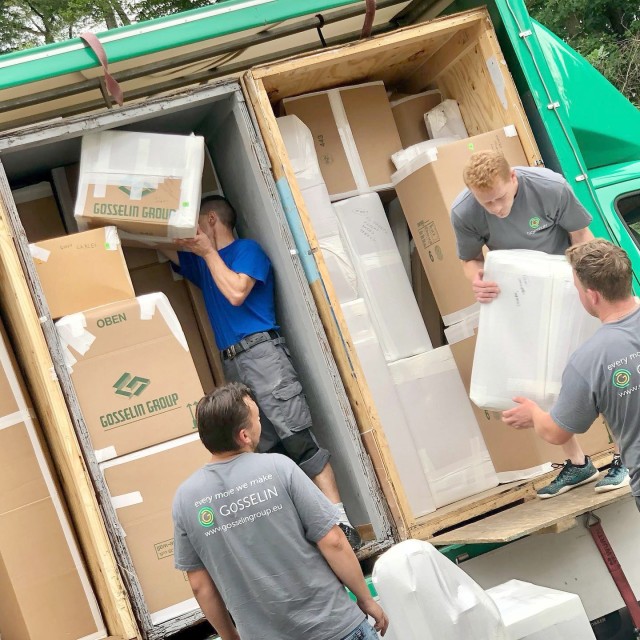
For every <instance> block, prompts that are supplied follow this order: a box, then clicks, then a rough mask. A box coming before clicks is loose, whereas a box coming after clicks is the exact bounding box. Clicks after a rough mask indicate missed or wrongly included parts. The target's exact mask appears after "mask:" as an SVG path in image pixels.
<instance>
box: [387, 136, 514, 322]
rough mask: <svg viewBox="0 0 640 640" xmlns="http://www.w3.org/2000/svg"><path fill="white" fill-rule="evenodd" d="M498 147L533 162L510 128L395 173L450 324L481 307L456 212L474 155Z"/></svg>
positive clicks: (452, 146)
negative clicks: (465, 263) (462, 255)
mask: <svg viewBox="0 0 640 640" xmlns="http://www.w3.org/2000/svg"><path fill="white" fill-rule="evenodd" d="M485 149H496V150H500V151H502V152H503V153H504V155H505V156H506V158H507V160H508V161H509V163H510V164H511V165H526V164H527V158H526V156H525V154H524V151H523V149H522V145H521V144H520V140H519V138H518V134H517V132H516V130H515V127H513V126H508V127H504V129H496V130H495V131H490V132H489V133H483V134H481V135H478V136H473V137H471V138H467V139H465V140H460V141H459V142H453V143H450V144H446V145H443V146H440V147H438V148H437V149H432V150H431V152H430V153H425V154H424V155H423V156H421V157H419V158H416V159H415V160H412V161H410V162H409V163H408V164H407V165H406V166H404V167H403V168H402V169H400V170H399V171H397V172H396V173H395V174H394V175H393V182H394V184H395V187H396V191H397V193H398V198H399V199H400V203H401V204H402V210H403V211H404V214H405V216H406V217H407V222H408V223H409V228H410V229H411V233H412V235H413V238H414V240H415V242H416V248H417V249H418V253H419V254H420V259H421V260H422V264H423V266H424V269H425V271H426V273H427V276H428V277H429V283H430V284H431V288H432V289H433V293H434V296H435V298H436V301H437V303H438V307H439V308H440V313H441V314H442V319H443V321H444V323H445V325H451V324H455V323H456V322H458V321H459V320H461V319H463V318H464V317H465V316H467V315H469V313H470V312H471V311H472V309H473V307H474V306H475V304H476V303H475V298H474V296H473V292H472V290H471V285H470V284H469V281H468V280H467V278H466V277H465V275H464V272H463V270H462V263H461V262H460V260H459V259H458V256H457V253H456V238H455V234H454V231H453V227H452V226H451V218H450V210H451V205H452V203H453V201H454V200H455V198H456V196H457V195H458V194H459V193H460V192H461V191H462V190H463V189H464V186H465V185H464V181H463V180H462V168H463V166H464V164H465V163H466V161H467V159H468V158H469V156H470V155H471V154H472V153H473V152H474V151H481V150H485Z"/></svg>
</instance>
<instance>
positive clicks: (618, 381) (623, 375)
mask: <svg viewBox="0 0 640 640" xmlns="http://www.w3.org/2000/svg"><path fill="white" fill-rule="evenodd" d="M611 382H613V385H614V386H615V387H618V389H626V388H627V387H628V386H629V384H631V372H630V371H628V370H627V369H616V370H615V371H614V372H613V376H612V378H611Z"/></svg>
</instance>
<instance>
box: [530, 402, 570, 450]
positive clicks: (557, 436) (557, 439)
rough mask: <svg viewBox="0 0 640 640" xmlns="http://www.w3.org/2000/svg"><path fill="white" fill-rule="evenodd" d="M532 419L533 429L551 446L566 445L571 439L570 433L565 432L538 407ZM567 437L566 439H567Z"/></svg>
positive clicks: (533, 412) (549, 415) (548, 414)
mask: <svg viewBox="0 0 640 640" xmlns="http://www.w3.org/2000/svg"><path fill="white" fill-rule="evenodd" d="M531 417H532V419H533V429H534V431H535V432H536V435H537V436H538V437H539V438H542V440H544V441H545V442H549V443H550V444H564V443H565V442H566V441H567V440H568V439H569V438H570V437H571V434H570V433H569V432H564V431H563V430H562V429H561V428H560V427H559V426H558V425H557V424H556V423H555V421H554V420H553V418H552V417H551V414H550V413H548V412H547V411H544V410H543V409H541V408H540V407H538V406H537V405H536V407H535V408H534V409H533V411H532V414H531ZM565 435H566V437H565Z"/></svg>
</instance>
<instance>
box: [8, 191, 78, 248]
mask: <svg viewBox="0 0 640 640" xmlns="http://www.w3.org/2000/svg"><path fill="white" fill-rule="evenodd" d="M11 195H12V196H13V201H14V202H15V203H16V208H17V209H18V215H19V216H20V222H22V226H23V227H24V232H25V234H26V235H27V240H28V241H29V242H39V241H40V240H48V239H49V238H57V237H58V236H62V235H64V234H65V233H66V231H65V228H64V224H63V223H62V217H61V216H60V211H59V210H58V205H57V203H56V199H55V197H54V195H53V189H52V188H51V183H49V182H39V183H38V184H34V185H32V186H30V187H24V188H22V189H16V190H15V191H12V192H11Z"/></svg>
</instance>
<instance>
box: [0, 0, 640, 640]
mask: <svg viewBox="0 0 640 640" xmlns="http://www.w3.org/2000/svg"><path fill="white" fill-rule="evenodd" d="M377 4H378V9H377V11H376V16H375V20H374V23H373V34H374V37H372V38H367V39H360V31H361V27H362V22H363V17H364V10H365V7H364V3H362V2H348V1H345V0H342V1H338V0H333V1H329V0H324V1H317V2H312V1H309V2H300V3H291V2H287V1H286V0H231V1H230V2H225V3H222V4H220V5H215V4H214V5H211V6H209V7H206V8H203V9H198V10H194V11H191V12H187V13H184V14H179V15H176V16H169V17H166V18H162V19H158V20H154V21H151V22H148V23H141V24H139V25H132V26H130V27H124V28H122V29H116V30H114V31H110V32H106V33H104V34H101V35H100V36H99V38H100V40H101V42H102V45H103V47H104V49H105V52H106V55H107V58H108V61H109V65H110V66H109V71H108V72H109V73H112V74H113V77H114V78H115V79H116V80H117V81H118V82H119V83H120V86H121V88H122V90H123V92H124V98H125V102H124V105H123V106H118V105H117V104H116V101H117V95H116V96H113V95H111V93H110V91H109V89H108V88H107V87H108V86H112V85H111V83H106V82H105V74H106V73H107V69H106V66H105V67H104V68H103V67H101V66H100V65H99V64H98V63H97V58H96V55H95V53H94V52H92V51H91V50H90V49H89V48H87V47H86V46H85V45H84V44H83V43H82V42H81V41H79V40H71V41H68V42H64V43H58V44H54V45H47V46H45V47H40V48H36V49H33V50H28V51H24V52H17V53H14V54H8V55H5V56H2V57H0V69H1V70H2V73H0V102H1V105H0V129H1V132H0V163H1V166H0V243H1V247H2V250H1V251H0V272H1V274H2V278H1V280H0V282H1V286H0V309H1V310H2V315H3V319H4V320H5V323H6V325H7V329H8V333H9V334H10V336H11V339H12V341H13V343H14V346H15V349H16V352H17V356H18V359H19V361H20V364H21V367H22V369H23V370H24V373H25V377H26V379H27V384H28V386H29V388H30V391H31V395H32V398H33V402H34V406H35V410H36V412H37V413H38V416H39V418H40V422H41V424H42V427H43V430H44V433H45V436H46V439H47V442H48V444H49V447H50V448H51V451H52V455H53V459H54V460H55V463H56V465H57V468H58V471H59V475H60V478H61V482H62V487H63V489H64V493H65V496H66V499H67V501H68V503H69V507H70V512H71V515H72V518H73V522H74V525H75V528H76V531H77V534H78V538H79V541H80V544H81V547H82V550H83V552H84V556H85V560H86V563H87V566H88V569H89V573H90V575H91V577H92V580H93V583H94V587H95V591H96V594H97V597H98V600H99V602H100V605H101V609H102V613H103V616H104V620H105V623H106V625H107V628H108V630H109V632H110V633H111V634H112V635H113V636H116V637H119V638H126V639H129V638H134V637H144V638H161V637H165V636H166V635H168V634H170V633H173V632H175V631H179V630H180V629H183V628H185V627H187V626H189V625H191V624H193V623H194V622H195V621H197V620H198V619H199V618H200V617H201V613H200V612H199V611H198V610H197V609H195V608H194V607H193V606H192V603H191V604H190V603H188V602H186V601H185V602H186V604H185V603H184V602H181V603H176V605H180V606H176V607H175V608H174V609H172V608H171V607H167V608H165V609H163V613H162V615H155V613H157V612H151V611H150V610H149V607H148V603H147V601H146V599H145V594H144V589H143V588H142V587H141V580H140V579H139V578H140V577H139V576H138V575H137V571H138V570H139V569H138V568H137V567H136V563H135V561H134V560H132V554H131V549H129V548H128V546H127V539H126V537H123V535H122V526H123V525H122V522H123V521H124V520H128V519H127V518H124V517H119V514H118V511H119V510H120V509H126V508H127V507H123V506H122V502H120V503H117V502H116V504H115V506H114V501H112V500H111V497H110V495H109V488H108V486H107V483H106V481H105V473H104V470H103V468H101V467H100V461H99V460H98V459H97V458H96V456H95V452H94V451H93V449H92V446H91V439H90V436H89V433H88V430H87V427H86V424H85V421H84V417H83V413H82V411H81V409H80V405H79V402H78V397H77V394H76V390H75V389H74V386H73V383H72V380H71V376H70V373H69V370H68V368H67V366H66V365H65V360H64V356H63V348H62V345H61V343H60V340H59V337H58V334H57V332H56V329H55V327H54V324H53V319H52V317H51V313H50V309H49V306H48V303H47V299H46V295H45V294H44V292H43V289H42V286H41V282H40V280H39V278H38V275H37V270H36V266H35V264H34V259H33V257H32V252H31V251H30V249H29V244H28V240H29V238H28V234H27V235H25V229H27V226H28V225H27V223H26V222H24V223H23V218H25V220H26V217H25V216H26V214H25V213H24V206H22V204H23V203H21V202H20V201H19V200H20V199H17V200H16V201H14V199H13V198H12V195H11V194H12V191H13V192H17V191H19V190H22V189H24V188H26V187H29V186H30V185H34V184H39V183H41V182H43V181H45V182H52V183H53V185H54V191H55V204H56V206H57V207H58V208H59V209H60V210H61V213H62V220H63V221H64V226H63V227H62V228H60V227H59V223H58V226H57V227H56V228H57V229H58V231H57V232H56V234H54V235H62V234H63V233H64V232H65V231H66V232H67V233H71V232H73V231H75V228H74V219H73V213H72V211H73V200H74V196H73V190H74V185H75V182H74V180H75V179H77V178H74V177H73V175H74V169H73V167H74V165H76V164H77V163H78V161H79V159H80V143H81V139H82V135H83V134H85V133H87V132H97V131H103V130H109V129H115V128H117V129H124V130H129V131H136V132H153V133H169V134H182V135H189V134H191V133H195V134H196V135H201V136H203V137H204V139H205V144H206V147H207V152H208V154H210V157H211V159H212V162H213V165H214V166H215V170H216V173H217V177H218V179H219V181H220V186H221V188H222V191H223V192H224V193H225V195H227V196H228V197H229V198H230V199H231V200H232V201H233V202H234V204H235V205H236V208H237V209H238V210H239V212H240V221H239V232H240V234H241V235H242V236H245V237H251V238H254V239H256V240H258V241H259V242H260V243H261V244H262V246H263V247H264V248H265V250H266V251H267V253H268V254H269V256H270V258H271V260H272V262H273V263H274V268H275V272H276V289H277V300H278V305H279V308H278V316H279V319H280V322H281V324H282V329H283V332H284V334H285V335H286V337H287V342H288V344H289V345H290V347H291V351H292V354H293V358H294V361H295V364H296V366H297V368H298V369H299V372H300V376H301V379H302V383H303V387H304V389H305V393H306V394H307V397H308V400H309V404H310V407H311V412H312V415H313V418H314V424H315V425H316V433H317V435H318V438H319V439H320V441H321V443H323V444H324V445H325V446H327V448H329V449H330V450H331V451H332V453H333V465H334V469H335V471H336V475H337V479H338V483H339V486H340V490H341V493H342V495H343V498H344V502H345V505H346V507H347V510H348V511H349V513H350V515H351V518H352V520H353V521H354V524H356V525H357V526H358V527H359V529H360V532H361V534H362V535H363V537H364V539H365V540H366V545H365V547H364V548H363V549H362V551H360V555H361V557H362V558H365V557H368V556H373V555H375V554H376V553H378V552H380V551H382V550H384V549H385V548H388V547H389V546H390V545H392V544H393V543H394V542H397V541H399V540H402V539H406V538H409V537H418V538H422V539H429V540H432V541H433V543H434V544H437V545H439V546H441V547H442V548H443V550H444V551H445V552H446V553H447V554H448V555H449V556H450V557H452V558H456V559H458V560H459V561H463V560H465V559H468V561H467V562H465V563H464V564H463V565H462V566H463V567H465V568H467V567H469V572H470V573H471V574H472V575H473V577H474V578H475V579H476V580H477V581H478V582H480V584H481V585H482V586H484V587H490V586H493V585H494V584H497V583H499V582H501V581H504V579H505V576H508V577H518V578H520V579H524V580H531V581H532V582H539V583H544V584H545V585H546V586H556V585H557V586H558V588H562V586H565V588H566V582H567V580H568V576H570V577H571V580H572V582H571V585H572V587H571V590H573V591H575V592H577V593H579V595H580V596H581V597H582V599H583V602H585V606H586V608H587V613H588V614H589V617H590V618H591V619H595V618H598V617H601V616H604V615H606V614H608V613H610V612H611V611H614V610H616V609H619V608H620V607H621V606H622V605H621V600H620V597H619V596H618V594H617V592H616V591H615V587H614V586H613V583H610V580H609V578H608V577H607V575H606V571H605V569H604V565H603V564H602V562H601V560H600V559H599V556H598V555H597V551H596V549H595V546H593V545H592V543H591V541H590V540H587V539H586V536H585V534H584V530H582V529H581V525H580V524H579V523H578V526H574V525H575V524H576V522H577V519H578V518H579V517H580V516H582V515H583V514H585V513H587V512H590V511H593V510H594V509H600V510H599V512H598V513H599V514H601V516H602V518H603V522H604V524H605V528H606V529H607V531H609V528H608V527H609V526H610V527H611V528H612V538H613V536H614V535H615V536H616V537H615V539H614V540H613V542H614V548H615V549H616V551H618V553H619V556H620V558H621V560H622V563H623V566H624V568H625V570H626V571H627V573H628V575H629V577H630V580H631V582H632V585H633V584H634V582H635V585H636V590H637V589H638V586H639V585H640V564H639V562H638V560H637V558H634V557H633V556H634V554H633V548H634V547H633V545H632V540H634V539H635V537H636V536H637V534H638V524H637V523H636V520H637V513H635V507H634V505H633V501H632V499H631V498H630V496H629V493H628V491H624V490H623V491H620V492H614V493H611V494H597V495H596V494H594V493H593V492H587V491H582V490H579V491H575V492H572V493H570V494H569V495H568V496H567V499H566V500H564V499H563V500H562V501H556V500H553V501H547V502H550V503H551V504H547V502H545V503H544V504H542V503H539V502H536V501H535V490H536V488H537V487H539V486H542V485H543V484H545V483H547V482H548V481H549V478H550V477H551V474H549V473H548V474H546V475H543V476H538V477H536V478H535V479H533V480H518V481H515V482H511V483H508V484H500V485H499V486H495V487H493V488H491V489H489V490H487V491H483V492H481V493H476V494H473V495H469V496H468V497H465V498H464V499H462V500H457V501H455V502H452V503H450V504H446V505H442V506H439V507H438V508H435V509H434V510H428V509H426V510H424V512H420V511H419V510H417V509H416V508H415V504H414V503H412V502H411V499H410V496H411V495H412V490H413V488H414V487H413V486H412V484H411V479H409V480H408V479H407V477H406V475H403V469H404V468H405V467H406V461H405V460H404V459H403V458H402V456H401V455H400V453H401V450H399V449H398V446H397V444H396V445H394V437H395V432H394V425H391V424H389V423H386V424H385V423H384V422H383V421H382V420H381V417H380V414H379V411H378V409H377V407H376V402H375V401H376V397H374V395H373V394H372V390H371V387H370V384H369V382H368V381H367V379H366V376H365V375H364V371H363V363H362V362H361V353H362V352H358V349H357V345H356V342H357V340H356V337H355V336H354V335H352V332H351V331H350V328H349V327H348V326H347V320H346V318H345V313H344V310H343V309H342V306H341V304H340V300H339V299H338V297H337V294H336V288H335V286H334V285H335V283H334V282H333V279H332V277H331V275H330V273H329V271H328V269H327V264H326V261H325V259H324V257H323V252H322V251H321V250H320V248H321V243H319V240H318V236H317V233H316V229H315V227H314V224H313V223H312V220H311V216H310V213H309V211H308V209H307V205H306V204H305V199H304V197H303V193H302V189H301V186H300V184H299V182H298V179H297V177H296V175H295V171H294V169H293V166H292V163H291V158H290V157H289V154H288V152H287V150H286V148H285V144H284V141H283V138H282V136H281V134H280V131H279V127H278V121H277V117H279V116H281V115H283V114H285V113H287V109H288V108H289V107H287V104H288V103H289V102H291V101H290V100H289V99H293V98H297V97H298V96H300V95H305V94H310V93H313V94H323V93H324V92H327V91H332V90H334V89H336V88H344V87H351V86H361V85H376V83H380V82H382V83H384V88H385V89H386V91H387V92H388V93H390V92H395V93H396V95H398V94H402V95H403V96H411V95H414V94H419V93H421V92H425V91H433V90H437V91H440V93H441V94H442V96H443V97H444V98H446V99H450V100H455V101H457V103H458V105H459V108H460V112H461V115H462V119H463V120H464V122H465V125H466V127H467V131H468V133H469V135H470V136H471V137H473V138H476V137H484V138H483V139H486V136H487V135H489V134H491V133H492V132H498V133H499V132H500V131H502V132H503V133H504V135H505V136H507V137H511V138H513V136H514V135H515V136H517V139H518V140H519V142H520V145H521V151H520V153H521V154H522V157H523V158H524V161H523V162H526V163H527V164H529V165H531V166H542V165H544V166H547V167H549V168H551V169H554V170H556V171H559V172H561V173H562V174H564V176H565V177H566V178H567V180H568V181H569V182H570V184H571V186H572V187H573V189H574V191H575V193H576V195H577V196H578V197H579V198H580V200H581V201H582V202H583V204H584V205H585V207H587V209H588V210H589V211H590V212H591V213H592V215H593V218H594V221H593V224H592V230H593V232H594V234H595V235H597V236H602V237H605V238H608V239H610V240H612V241H613V242H615V243H617V244H619V245H621V246H622V247H624V248H625V249H626V250H627V251H628V252H629V254H630V255H631V257H632V261H633V264H634V268H635V282H634V286H635V287H636V290H638V282H639V281H638V274H639V273H640V253H639V246H640V245H639V244H638V242H639V238H640V227H639V226H638V215H639V214H638V212H639V211H640V196H638V194H639V193H640V142H638V141H639V140H640V135H638V134H640V114H639V113H638V111H637V110H636V109H635V107H633V105H631V104H630V103H629V102H628V101H627V100H626V99H625V98H624V97H623V96H622V95H621V94H620V93H619V92H618V91H616V90H615V89H614V88H613V87H612V86H611V85H610V84H609V83H608V82H607V81H606V80H605V79H604V78H603V77H602V76H601V75H599V74H598V73H597V72H596V71H595V69H593V68H592V67H591V66H590V65H589V64H588V63H587V62H586V61H585V60H584V59H582V58H581V57H580V56H579V55H578V54H576V53H575V52H574V51H572V50H571V49H570V48H569V47H567V46H566V45H565V44H564V43H563V42H561V41H560V40H558V39H557V38H556V37H555V36H553V34H551V33H550V32H548V31H547V30H546V29H545V28H544V27H542V26H541V25H539V24H537V23H536V22H535V21H533V20H532V19H531V18H530V16H529V15H528V14H527V11H526V7H525V4H524V1H523V0H494V1H492V2H488V3H481V2H471V1H462V0H460V1H457V2H448V1H447V0H438V1H432V0H414V1H413V2H407V1H398V0H383V1H381V2H378V3H377ZM484 5H486V6H484ZM214 79H217V80H218V81H217V82H210V81H211V80H214ZM114 93H117V92H114ZM593 96H597V100H594V99H592V98H593ZM392 98H393V96H392ZM343 103H344V101H343ZM344 104H346V103H344ZM375 133H376V132H375V131H372V132H371V136H373V135H374V134H375ZM499 135H502V134H499ZM374 147H375V145H374ZM387 186H388V187H389V188H388V189H387V190H386V191H382V192H381V195H382V199H383V200H384V201H385V205H388V202H389V200H390V199H391V196H392V195H393V190H392V189H391V188H390V185H387ZM47 193H49V191H47ZM49 205H50V203H49ZM49 205H48V207H49ZM21 209H22V211H21ZM47 210H49V209H47ZM21 214H22V216H23V218H21ZM405 215H407V212H406V211H405ZM36 219H37V217H36ZM29 224H30V225H33V220H32V219H31V218H30V223H29ZM37 227H38V225H37V223H36V228H37ZM60 229H61V231H60ZM443 229H444V227H443ZM413 235H414V240H415V239H416V233H414V234H413ZM416 242H417V241H416ZM424 255H427V256H428V255H429V252H428V251H426V252H425V254H424ZM423 264H424V257H423ZM418 266H419V265H418ZM133 279H134V281H135V277H134V278H133ZM67 286H69V287H73V274H69V277H68V284H67ZM145 293H146V290H145ZM196 315H197V314H196ZM200 319H201V318H200ZM439 321H440V319H439V318H438V322H439ZM432 341H433V337H432ZM205 342H207V341H205ZM210 342H211V341H210V340H209V341H208V344H209V345H210ZM434 345H435V341H434ZM211 351H212V348H211V345H210V348H209V353H208V354H207V357H209V358H213V357H214V355H215V354H213V355H212V353H211ZM359 353H360V355H359ZM454 355H455V354H454ZM214 359H215V358H214ZM212 368H213V369H215V367H214V366H213V365H212ZM458 368H459V369H460V374H461V375H462V379H464V374H463V372H462V367H461V366H460V364H459V363H458ZM218 375H219V374H218ZM457 375H458V374H456V376H457ZM214 378H215V373H214ZM463 381H464V380H463ZM215 382H216V383H219V382H220V380H219V378H218V379H215ZM481 418H482V416H480V417H479V418H478V419H479V420H481ZM494 418H495V417H494ZM487 420H489V417H487ZM440 428H441V429H442V430H446V429H447V424H446V421H445V422H444V423H443V424H442V425H441V426H440ZM485 439H486V438H485ZM396 442H397V440H396ZM593 446H594V447H595V448H594V451H593V453H594V455H593V457H594V461H595V462H596V463H597V464H598V465H599V466H601V467H602V466H604V465H606V464H608V463H609V462H610V459H611V442H610V441H609V440H608V439H606V440H604V441H598V442H597V443H596V444H594V445H593ZM437 462H438V460H435V463H437ZM494 462H495V460H494ZM131 489H132V491H135V490H136V487H131ZM137 490H140V487H138V488H137ZM572 494H575V495H572ZM122 513H124V512H121V514H122ZM609 523H611V524H610V525H609ZM553 531H555V532H556V533H554V534H553V535H551V534H550V535H547V536H533V535H531V534H534V533H536V532H553ZM156 542H157V545H159V546H158V547H157V548H158V549H161V550H162V552H161V553H160V552H159V553H158V557H157V560H158V561H159V562H169V563H170V562H171V561H172V560H171V551H170V545H167V544H166V543H167V541H166V540H163V541H156ZM506 543H509V544H506ZM460 545H462V546H460ZM576 545H579V549H580V554H579V555H576V553H575V548H577V547H576ZM474 555H478V556H479V557H477V558H473V559H470V558H471V557H472V556H474ZM498 558H499V561H498ZM516 567H517V569H516ZM585 567H588V569H586V568H585ZM151 570H153V569H151ZM574 579H575V580H574ZM142 582H144V580H143V581H142ZM596 584H597V589H596V587H595V585H596ZM152 613H153V614H154V615H152Z"/></svg>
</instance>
